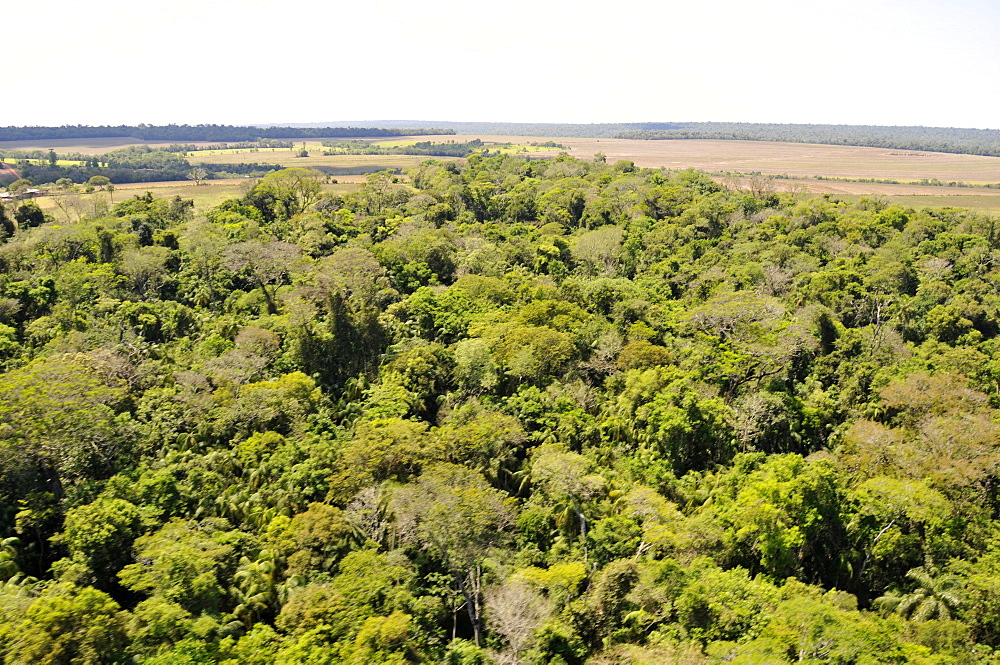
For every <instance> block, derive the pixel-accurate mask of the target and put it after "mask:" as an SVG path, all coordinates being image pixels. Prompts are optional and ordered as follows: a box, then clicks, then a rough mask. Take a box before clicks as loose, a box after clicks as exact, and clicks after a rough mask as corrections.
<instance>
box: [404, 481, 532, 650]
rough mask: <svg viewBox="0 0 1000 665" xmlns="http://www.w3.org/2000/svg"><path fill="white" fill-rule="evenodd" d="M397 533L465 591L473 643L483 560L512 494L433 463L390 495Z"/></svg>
mask: <svg viewBox="0 0 1000 665" xmlns="http://www.w3.org/2000/svg"><path fill="white" fill-rule="evenodd" d="M392 508H393V512H394V513H395V514H396V519H397V524H398V529H399V533H400V536H401V537H402V538H403V539H404V541H406V542H408V543H411V544H412V545H415V546H418V547H421V548H424V549H427V550H429V551H431V552H432V553H433V554H434V555H435V556H436V557H438V559H440V560H441V562H442V563H443V564H444V566H445V568H446V570H448V572H449V573H450V574H451V576H452V578H453V580H454V584H455V586H456V588H457V589H458V590H459V591H461V593H462V595H463V596H464V597H465V602H466V612H467V613H468V615H469V621H470V623H471V624H472V630H473V635H474V637H475V641H476V645H477V646H478V645H479V644H480V642H481V639H482V592H483V583H482V580H483V561H484V559H485V558H486V557H487V556H488V555H489V552H490V550H491V549H492V548H495V547H498V546H500V545H501V544H503V542H504V541H505V539H506V537H507V531H508V529H509V528H510V527H511V526H512V523H513V519H514V507H513V500H512V499H509V498H508V497H506V496H505V495H504V494H503V493H502V492H499V491H497V490H495V489H493V488H492V487H490V486H489V485H488V484H487V483H486V481H485V480H484V479H483V477H482V476H481V475H479V474H478V473H476V472H474V471H471V470H469V469H466V468H464V467H460V466H456V465H452V464H439V465H435V466H433V467H431V468H429V469H427V470H426V471H425V472H424V473H423V475H421V476H420V478H419V479H417V480H416V481H415V482H412V483H410V484H409V485H404V486H402V487H400V488H399V489H397V490H396V491H395V492H394V493H393V495H392Z"/></svg>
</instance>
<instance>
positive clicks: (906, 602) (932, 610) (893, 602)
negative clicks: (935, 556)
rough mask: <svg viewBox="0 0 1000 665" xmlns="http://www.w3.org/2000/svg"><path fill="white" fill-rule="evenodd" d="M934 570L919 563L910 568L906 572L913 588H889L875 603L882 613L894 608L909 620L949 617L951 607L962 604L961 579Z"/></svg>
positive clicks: (951, 610)
mask: <svg viewBox="0 0 1000 665" xmlns="http://www.w3.org/2000/svg"><path fill="white" fill-rule="evenodd" d="M936 573H937V571H936V570H933V569H931V570H928V569H927V568H924V567H923V566H921V567H919V568H913V569H911V570H910V571H909V572H907V573H906V576H907V577H909V578H910V579H911V580H913V581H914V582H916V583H917V584H916V588H915V589H914V590H913V591H911V592H909V593H902V592H901V591H899V590H893V591H889V592H887V593H886V594H885V595H884V596H881V597H879V598H876V599H875V602H874V605H875V607H877V608H878V609H880V610H882V611H883V612H886V613H889V612H895V613H896V614H898V615H900V616H901V617H903V618H905V619H909V620H910V621H928V620H930V619H950V618H951V615H952V612H954V610H955V608H956V607H958V606H959V605H961V604H962V597H961V595H960V594H959V590H960V589H961V580H959V578H958V577H956V576H954V575H949V574H944V575H937V574H936Z"/></svg>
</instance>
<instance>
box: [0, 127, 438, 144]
mask: <svg viewBox="0 0 1000 665" xmlns="http://www.w3.org/2000/svg"><path fill="white" fill-rule="evenodd" d="M454 133H455V130H453V129H444V128H440V127H424V128H374V127H251V126H235V125H117V126H111V125H99V126H96V127H92V126H87V125H63V126H62V127H0V141H26V140H43V139H93V138H117V137H128V138H137V139H143V140H145V141H259V140H261V139H308V138H327V137H356V136H413V135H424V134H454Z"/></svg>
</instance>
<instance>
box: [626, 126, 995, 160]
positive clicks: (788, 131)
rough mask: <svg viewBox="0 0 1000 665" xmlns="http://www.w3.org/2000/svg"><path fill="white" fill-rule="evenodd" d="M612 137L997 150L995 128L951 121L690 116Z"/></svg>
mask: <svg viewBox="0 0 1000 665" xmlns="http://www.w3.org/2000/svg"><path fill="white" fill-rule="evenodd" d="M615 138H623V139H654V140H663V139H715V140H723V141H785V142H788V143H820V144H825V145H854V146H865V147H870V148H892V149H896V150H930V151H933V152H950V153H960V154H966V155H988V156H991V157H998V156H1000V130H997V129H959V128H955V127H877V126H867V125H793V124H759V123H743V122H738V123H736V122H734V123H728V122H690V123H679V124H677V125H675V126H674V127H671V128H666V129H656V130H652V129H642V130H629V131H623V132H619V133H618V134H616V136H615Z"/></svg>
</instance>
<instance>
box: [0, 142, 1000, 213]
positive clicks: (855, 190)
mask: <svg viewBox="0 0 1000 665" xmlns="http://www.w3.org/2000/svg"><path fill="white" fill-rule="evenodd" d="M476 138H479V139H481V140H482V141H483V142H484V143H485V144H486V146H485V147H486V148H488V149H489V148H490V147H491V146H496V145H498V144H510V147H509V148H503V149H502V150H503V151H504V152H514V153H521V152H524V153H528V154H529V155H530V156H531V157H533V158H540V157H546V156H554V155H557V154H559V153H560V152H568V153H569V154H571V155H573V156H575V157H578V158H580V159H590V158H592V157H593V155H594V154H596V153H603V154H604V155H605V156H606V158H607V160H608V161H609V162H612V163H613V162H615V161H618V160H630V161H632V162H634V163H635V164H636V166H639V167H652V168H656V167H665V168H668V169H686V168H695V169H699V170H703V171H706V172H707V173H709V174H711V175H712V176H713V177H714V178H715V179H716V180H719V181H721V182H729V183H730V184H734V183H735V184H738V183H739V182H740V177H741V176H744V175H745V174H750V173H759V174H762V175H764V176H768V177H773V178H774V179H773V180H772V181H771V186H772V187H773V188H774V189H775V190H777V191H794V192H800V193H806V192H809V193H816V194H831V195H836V196H840V197H843V198H845V199H847V200H853V199H855V198H857V197H860V196H871V195H877V196H883V197H886V198H888V199H891V200H893V201H896V202H899V203H901V204H904V205H908V206H913V207H916V208H922V207H925V206H947V207H965V208H972V209H976V210H979V211H982V212H985V213H988V214H1000V190H994V189H987V188H984V187H983V185H987V184H998V183H1000V157H984V156H978V155H961V154H950V153H934V152H924V151H914V150H898V149H886V148H866V147H854V146H831V145H813V144H803V143H774V142H762V141H722V140H669V141H667V140H661V141H646V140H638V139H595V138H578V137H577V138H574V137H537V136H500V135H491V136H481V135H472V134H468V135H441V136H419V137H396V138H392V139H385V138H384V137H380V138H378V139H372V141H371V142H372V143H373V144H375V145H378V146H382V147H389V146H402V145H412V144H413V143H414V142H416V141H418V140H419V141H432V142H444V141H453V142H466V141H470V140H473V139H476ZM550 138H551V140H553V141H555V142H557V143H559V144H561V145H563V146H565V148H555V149H545V148H541V147H539V146H537V145H531V144H532V143H535V144H537V143H539V142H544V141H546V140H549V139H550ZM125 145H148V146H149V147H151V148H162V147H166V146H167V145H169V142H166V141H138V140H135V139H127V138H106V139H100V138H97V139H95V138H91V139H79V140H75V141H74V140H69V139H62V140H49V141H6V142H2V143H0V151H2V150H5V149H6V150H36V149H41V150H49V149H52V150H54V151H55V152H57V153H70V152H76V153H81V154H93V155H101V154H104V153H106V152H108V151H110V150H113V149H116V148H121V147H123V146H125ZM194 145H198V146H205V147H207V146H209V145H211V144H210V143H208V142H200V143H199V142H194ZM303 147H305V149H306V151H307V152H308V153H309V156H308V157H298V156H296V155H297V153H298V152H299V151H300V150H301V149H302V148H303ZM323 151H324V147H323V146H322V144H321V143H320V142H319V140H317V139H311V140H307V141H304V142H295V146H294V147H293V148H291V149H289V148H264V147H262V148H256V149H253V150H249V149H245V148H243V149H227V150H197V151H192V152H189V153H187V155H186V158H187V159H188V161H189V162H190V163H191V164H192V165H196V166H197V165H205V166H213V165H222V164H252V163H261V164H276V165H281V166H286V167H289V166H299V167H307V168H318V169H321V170H323V171H324V172H326V173H327V174H329V175H331V176H333V177H335V178H337V179H338V180H339V181H340V183H348V182H350V180H351V178H349V177H348V176H349V175H351V174H354V175H362V174H365V173H371V172H374V171H380V170H385V169H394V170H400V171H405V170H406V169H409V168H412V167H415V166H417V165H419V164H420V163H421V162H423V161H424V160H425V159H427V157H425V156H422V155H350V154H347V155H344V154H338V155H324V154H323ZM435 159H440V160H452V159H454V158H450V157H436V158H435ZM862 180H868V181H878V182H862ZM887 181H893V182H887ZM236 182H237V181H227V180H219V181H206V182H205V183H203V184H202V186H200V187H198V188H197V189H192V184H191V183H189V182H180V183H178V182H162V183H145V184H138V185H136V187H138V188H140V189H142V190H143V191H145V190H151V191H153V192H154V193H156V194H157V195H170V196H173V195H175V194H178V193H181V194H182V195H183V196H185V197H193V198H194V199H195V201H196V204H197V205H198V206H199V207H201V206H202V205H209V206H210V205H213V204H214V203H217V202H218V201H220V200H222V198H224V197H225V196H228V195H230V194H231V193H232V192H233V191H236V188H237V184H235V183H236ZM927 183H934V184H933V185H931V184H927ZM948 184H953V185H952V186H942V185H948ZM346 186H349V185H344V184H341V185H338V186H337V188H338V189H344V188H345V187H346ZM42 207H43V208H46V209H53V208H54V207H55V206H54V205H53V204H52V203H51V202H48V203H42Z"/></svg>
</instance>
